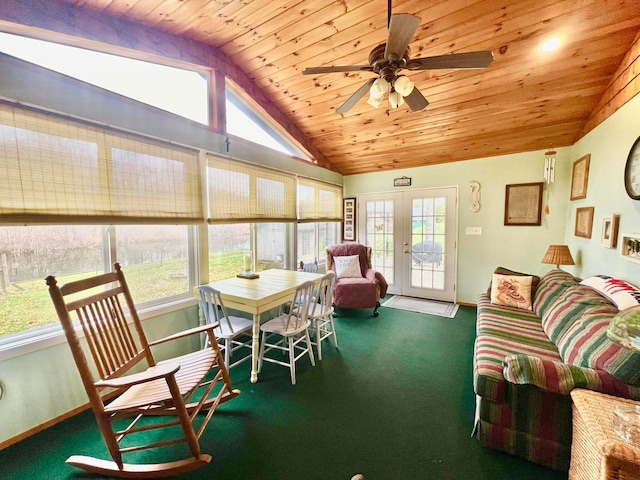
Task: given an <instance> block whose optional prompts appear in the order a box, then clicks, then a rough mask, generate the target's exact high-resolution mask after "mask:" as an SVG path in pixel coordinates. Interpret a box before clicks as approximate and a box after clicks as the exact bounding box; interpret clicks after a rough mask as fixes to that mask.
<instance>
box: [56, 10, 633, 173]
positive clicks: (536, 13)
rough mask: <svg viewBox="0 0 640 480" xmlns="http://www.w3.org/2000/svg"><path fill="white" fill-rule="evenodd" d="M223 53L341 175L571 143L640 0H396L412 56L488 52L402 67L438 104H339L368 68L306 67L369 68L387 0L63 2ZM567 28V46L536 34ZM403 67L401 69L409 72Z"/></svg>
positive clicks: (608, 74)
mask: <svg viewBox="0 0 640 480" xmlns="http://www.w3.org/2000/svg"><path fill="white" fill-rule="evenodd" d="M64 2H65V3H68V4H70V5H73V6H74V7H78V8H82V9H90V10H91V11H95V12H96V13H97V12H101V14H102V15H104V16H112V17H115V18H118V19H126V20H129V21H133V22H136V23H138V24H143V25H145V26H147V27H150V28H153V29H158V30H160V31H163V32H166V33H170V34H174V35H180V36H182V37H187V38H190V39H193V40H196V41H198V42H202V43H205V44H207V45H211V46H213V47H216V48H218V49H220V50H221V51H222V52H224V53H225V54H226V55H227V56H228V57H229V58H230V59H231V60H232V61H233V62H234V63H235V64H237V66H238V67H239V68H240V69H242V70H243V71H244V72H245V73H246V74H247V75H248V76H249V77H250V78H251V79H252V80H253V81H254V82H255V84H256V85H257V86H258V87H259V88H260V89H261V90H262V91H263V92H264V95H265V96H266V97H267V98H268V100H269V102H271V103H272V104H273V105H274V107H275V108H277V109H279V110H280V111H281V112H283V113H284V115H285V116H286V117H288V119H289V120H290V121H291V122H292V124H294V125H295V126H296V127H297V129H298V130H299V131H301V132H302V133H303V134H304V135H305V136H306V137H308V139H309V141H310V142H311V143H312V144H313V146H314V147H316V148H317V149H318V150H319V151H320V152H321V153H322V155H323V156H324V157H325V159H326V161H327V162H329V163H330V164H332V166H333V167H332V168H334V169H335V170H337V171H339V172H341V173H343V174H354V173H366V172H371V171H381V170H390V169H396V168H403V167H413V166H421V165H430V164H438V163H445V162H454V161H460V160H467V159H473V158H482V157H488V156H493V155H501V154H507V153H517V152H523V151H530V150H537V149H544V148H548V147H551V146H553V147H560V146H567V145H571V144H573V143H574V142H575V141H576V140H578V139H579V138H580V137H581V136H582V135H583V134H584V133H585V131H586V129H587V128H589V127H588V126H589V123H588V121H589V118H590V117H591V116H592V115H593V114H594V111H595V110H596V108H597V107H598V105H599V102H600V100H601V97H602V96H603V93H604V92H605V91H606V89H607V87H608V85H609V84H610V83H611V82H613V81H614V80H615V76H616V75H617V74H616V72H617V70H618V67H619V66H620V64H621V62H622V61H623V59H624V57H625V54H627V52H628V50H629V49H630V46H631V45H633V43H634V40H635V39H636V36H637V35H638V32H639V31H640V2H638V0H561V1H559V0H501V1H499V0H482V1H478V0H475V1H474V0H430V1H425V0H396V1H395V2H393V13H410V14H413V15H416V16H418V17H420V19H421V22H420V26H419V28H418V30H417V33H416V34H415V36H414V37H413V39H412V41H411V42H410V48H411V58H415V57H426V56H435V55H445V54H451V53H462V52H471V51H482V50H491V51H492V52H493V54H494V56H495V60H494V61H493V63H492V64H491V65H490V66H489V67H488V68H486V69H481V70H431V71H416V72H407V73H406V74H407V75H408V76H409V77H410V79H411V80H412V81H413V82H414V83H415V85H416V86H417V87H418V88H419V90H420V91H421V92H422V94H423V95H424V96H425V97H426V98H427V99H428V101H429V102H430V104H429V106H428V107H427V108H426V109H424V110H421V111H418V112H411V111H410V110H409V108H408V107H407V106H406V105H404V106H402V107H400V108H398V109H390V108H389V107H388V103H386V102H383V104H382V105H381V106H380V107H379V108H377V109H375V108H373V107H372V106H370V105H368V104H367V102H366V99H367V97H366V96H365V97H364V98H362V99H361V100H360V101H359V102H358V103H357V104H356V105H355V106H354V107H353V108H352V109H351V110H350V111H349V112H347V113H346V114H343V115H340V114H337V113H336V112H335V110H336V109H337V108H338V107H339V106H340V105H341V104H342V103H343V102H345V101H346V100H347V99H348V98H349V96H350V95H351V94H352V93H353V92H355V91H356V90H357V89H358V88H359V87H360V86H361V85H363V84H364V83H365V82H366V81H367V80H368V79H369V78H371V77H372V76H373V74H372V73H368V72H344V73H328V74H322V75H309V76H307V75H302V74H301V71H302V70H303V69H304V68H305V67H315V66H328V65H363V64H365V65H366V64H367V61H368V57H369V53H370V51H371V50H372V49H373V48H374V47H375V46H377V45H378V44H380V43H383V42H384V41H385V40H386V35H387V20H388V18H387V2H385V1H384V0H339V1H331V0H313V1H310V0H307V1H302V0H254V1H251V0H182V1H180V0H64ZM554 36H557V37H560V38H562V40H563V43H562V45H561V47H560V49H559V50H557V51H555V52H552V53H548V54H543V53H542V52H541V51H540V46H541V44H542V43H543V42H544V41H545V40H547V39H549V38H551V37H554ZM405 72H406V71H405Z"/></svg>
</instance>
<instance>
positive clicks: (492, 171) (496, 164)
mask: <svg viewBox="0 0 640 480" xmlns="http://www.w3.org/2000/svg"><path fill="white" fill-rule="evenodd" d="M568 155H569V152H568V149H566V148H565V149H558V155H557V173H556V182H555V183H554V184H552V185H551V187H547V186H545V188H544V192H543V197H544V198H543V206H544V205H546V204H547V202H548V205H549V215H545V214H543V217H542V225H541V226H535V227H529V226H505V225H504V203H505V189H506V185H507V184H517V183H529V182H541V181H542V180H543V166H544V150H542V151H537V152H529V153H524V154H517V155H503V156H499V157H491V158H482V159H477V160H471V161H465V162H458V163H450V164H444V165H435V166H427V167H419V168H412V169H404V170H394V171H391V172H381V173H371V174H363V175H349V176H345V177H344V186H345V196H347V197H351V196H357V195H358V194H360V193H370V192H382V191H389V190H391V189H394V188H393V186H392V185H393V179H394V178H396V177H401V176H403V175H406V176H408V177H411V178H412V185H411V187H408V188H411V189H420V188H429V187H438V186H450V185H457V186H458V187H459V192H460V198H459V204H458V212H459V213H458V215H459V216H458V273H457V275H458V282H457V300H458V301H459V302H466V303H475V302H476V299H477V297H478V293H479V292H480V291H481V290H482V289H486V287H487V285H488V282H489V280H490V277H491V273H492V272H493V270H494V269H495V267H496V266H498V265H501V266H505V267H509V268H513V269H516V270H522V271H527V272H531V273H535V274H539V273H542V272H544V271H546V270H547V268H546V266H544V265H542V264H541V263H540V260H542V257H543V256H544V253H545V251H546V249H547V246H548V245H549V244H550V243H562V242H563V238H564V234H565V228H564V227H565V219H566V216H567V212H566V208H567V202H566V200H565V199H566V198H567V197H568V185H569V175H570V172H569V166H568V165H569V163H570V162H569V156H568ZM472 180H475V181H477V182H478V183H480V194H481V207H480V210H479V211H478V212H477V213H474V212H473V211H471V203H470V201H469V197H470V194H471V190H470V187H469V183H470V182H471V181H472ZM394 190H395V191H397V190H400V189H399V188H395V189H394ZM467 227H482V235H481V236H472V235H466V234H465V232H466V228H467Z"/></svg>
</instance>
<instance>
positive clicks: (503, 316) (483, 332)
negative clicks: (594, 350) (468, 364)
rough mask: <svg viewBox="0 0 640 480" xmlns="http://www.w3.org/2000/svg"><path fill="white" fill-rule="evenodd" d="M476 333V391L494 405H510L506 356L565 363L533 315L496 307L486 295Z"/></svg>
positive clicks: (522, 311)
mask: <svg viewBox="0 0 640 480" xmlns="http://www.w3.org/2000/svg"><path fill="white" fill-rule="evenodd" d="M476 329H477V338H476V345H475V354H474V359H473V360H474V365H473V371H474V374H473V383H474V390H475V392H476V393H477V394H478V395H480V396H481V397H483V398H487V399H489V400H491V401H493V402H505V401H506V399H505V392H506V390H507V385H506V380H505V378H504V375H503V371H502V369H503V363H502V362H503V360H504V358H505V357H506V356H508V355H514V354H519V353H524V354H528V355H534V356H538V357H541V358H543V359H545V360H551V361H561V360H562V358H561V357H560V354H559V353H558V350H557V348H556V346H555V345H554V344H553V343H552V342H551V341H550V340H549V339H548V338H547V335H546V334H545V333H544V331H543V330H542V325H541V323H540V319H539V318H538V317H537V316H536V315H535V314H534V313H533V312H531V311H529V310H523V309H519V308H514V307H508V306H502V305H495V304H492V303H491V300H490V299H489V297H488V296H487V295H485V294H482V295H480V297H479V298H478V323H477V325H476Z"/></svg>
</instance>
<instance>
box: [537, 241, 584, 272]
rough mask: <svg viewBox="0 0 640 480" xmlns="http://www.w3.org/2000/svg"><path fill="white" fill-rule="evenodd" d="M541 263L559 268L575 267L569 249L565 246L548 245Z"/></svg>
mask: <svg viewBox="0 0 640 480" xmlns="http://www.w3.org/2000/svg"><path fill="white" fill-rule="evenodd" d="M542 263H549V264H551V265H555V266H556V268H560V265H575V264H576V262H574V261H573V257H572V256H571V252H570V251H569V247H567V246H566V245H549V248H548V249H547V253H545V254H544V257H543V258H542Z"/></svg>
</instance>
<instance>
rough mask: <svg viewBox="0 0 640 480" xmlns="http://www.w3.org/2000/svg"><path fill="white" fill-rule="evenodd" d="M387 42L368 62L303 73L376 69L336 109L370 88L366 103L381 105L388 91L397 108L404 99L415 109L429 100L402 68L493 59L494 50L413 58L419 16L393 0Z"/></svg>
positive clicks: (475, 64) (473, 64) (471, 64)
mask: <svg viewBox="0 0 640 480" xmlns="http://www.w3.org/2000/svg"><path fill="white" fill-rule="evenodd" d="M388 5H389V6H388V13H387V18H388V21H387V25H388V29H387V30H388V31H387V42H386V43H382V44H380V45H378V46H377V47H375V48H374V49H373V50H371V53H370V54H369V64H368V65H344V66H331V67H310V68H305V69H304V70H302V74H303V75H315V74H320V73H335V72H373V73H375V74H376V75H378V78H375V77H374V78H370V79H369V80H367V81H366V82H365V84H364V85H362V86H361V87H360V88H359V89H358V90H356V92H355V93H354V94H353V95H351V96H350V97H349V98H348V99H347V101H346V102H344V103H343V104H342V105H340V107H338V108H337V109H336V113H341V114H342V113H346V112H348V111H349V110H351V108H352V107H353V106H354V105H355V104H356V103H357V102H358V100H360V99H361V98H362V97H364V96H365V95H366V94H367V92H369V100H368V101H367V103H369V104H370V105H372V106H373V107H376V108H377V107H378V105H379V104H380V102H381V101H382V98H383V96H384V94H385V93H386V92H387V91H389V104H390V106H391V108H398V107H399V106H401V105H402V104H403V103H404V102H405V101H406V103H407V105H408V106H409V108H410V109H411V110H412V111H413V112H417V111H419V110H422V109H424V108H425V107H426V106H427V105H429V102H428V101H427V99H426V98H424V96H423V95H422V94H421V93H420V91H419V90H418V89H417V88H416V87H415V86H414V84H413V82H411V80H409V77H407V76H405V75H399V73H400V72H401V71H402V70H405V69H406V70H409V71H415V70H437V69H474V68H485V67H487V66H489V64H490V63H491V62H492V61H493V52H491V51H483V52H469V53H455V54H450V55H439V56H435V57H424V58H414V59H411V58H410V48H409V42H410V41H411V39H412V38H413V36H414V35H415V33H416V31H417V30H418V27H419V26H420V19H419V18H418V17H416V16H415V15H410V14H406V13H401V14H394V15H391V0H389V2H388Z"/></svg>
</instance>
